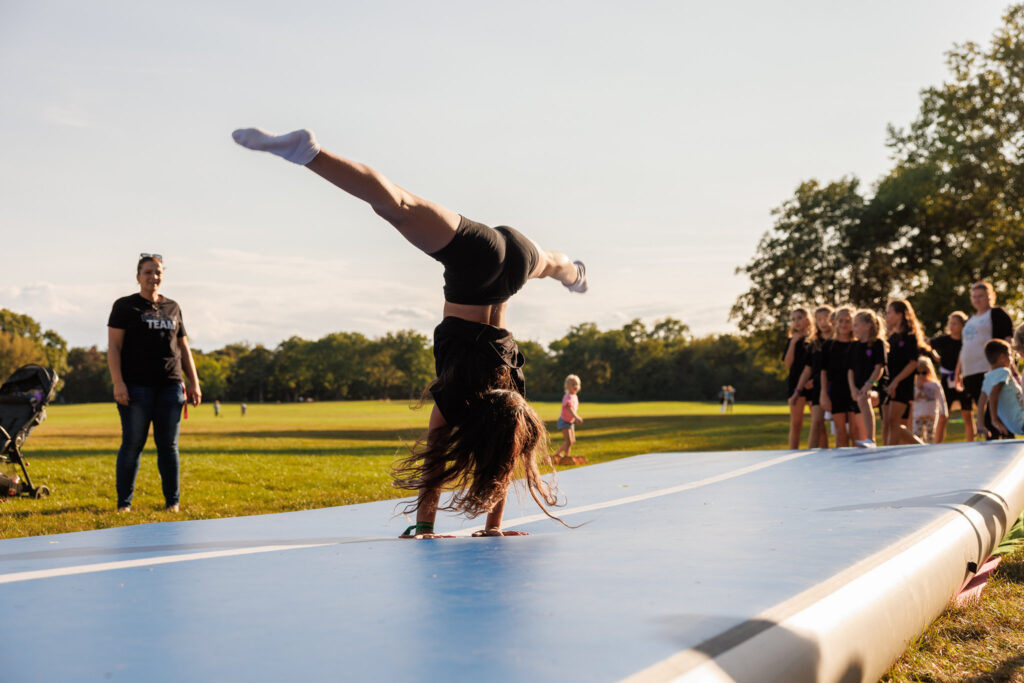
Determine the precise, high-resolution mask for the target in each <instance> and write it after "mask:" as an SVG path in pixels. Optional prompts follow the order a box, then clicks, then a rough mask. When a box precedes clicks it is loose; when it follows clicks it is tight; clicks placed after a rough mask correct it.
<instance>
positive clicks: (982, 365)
mask: <svg viewBox="0 0 1024 683" xmlns="http://www.w3.org/2000/svg"><path fill="white" fill-rule="evenodd" d="M971 306H973V307H974V311H975V313H974V315H972V316H971V317H970V318H969V319H968V320H967V322H966V323H965V324H964V331H963V345H962V346H961V348H960V360H959V363H958V364H957V366H956V376H955V377H954V383H955V386H956V388H957V389H961V390H962V391H963V392H964V394H965V395H966V396H967V398H968V400H969V401H970V402H971V403H972V407H973V406H976V405H977V404H978V401H979V400H981V385H982V383H984V381H985V373H987V372H989V369H990V368H989V364H988V360H987V359H986V358H985V344H986V343H988V341H989V340H991V339H1003V340H1005V341H1010V339H1011V337H1012V336H1013V320H1012V319H1011V318H1010V315H1009V314H1008V313H1007V312H1006V311H1005V310H1003V309H1002V308H1000V307H999V306H996V292H995V290H994V289H993V288H992V285H991V284H990V283H988V282H976V283H974V284H973V285H972V286H971ZM978 417H980V418H982V419H984V420H985V425H986V431H987V432H988V433H990V434H998V432H997V431H996V429H995V426H994V425H993V424H992V421H991V419H990V418H989V416H988V415H987V414H984V415H979V416H978Z"/></svg>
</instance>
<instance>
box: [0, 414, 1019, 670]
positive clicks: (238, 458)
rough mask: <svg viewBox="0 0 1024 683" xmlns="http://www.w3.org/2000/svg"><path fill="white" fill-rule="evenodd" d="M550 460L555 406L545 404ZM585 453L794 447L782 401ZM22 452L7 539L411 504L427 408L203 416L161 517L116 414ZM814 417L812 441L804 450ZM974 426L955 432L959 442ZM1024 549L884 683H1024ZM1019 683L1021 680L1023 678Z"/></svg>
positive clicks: (611, 417) (611, 422) (640, 418)
mask: <svg viewBox="0 0 1024 683" xmlns="http://www.w3.org/2000/svg"><path fill="white" fill-rule="evenodd" d="M534 407H535V408H536V409H537V410H538V412H539V413H540V414H541V415H542V416H543V417H550V418H552V419H550V420H549V421H548V422H547V426H548V429H549V430H550V432H551V433H550V436H551V450H554V448H555V447H556V445H557V444H558V443H560V441H561V434H559V433H558V432H557V431H556V430H555V424H554V422H555V421H554V417H555V416H557V414H558V410H559V406H558V404H556V403H535V404H534ZM581 414H582V415H583V417H584V418H585V422H584V424H583V425H582V426H581V427H580V429H579V430H578V432H577V436H578V439H579V440H578V442H577V445H576V447H575V448H574V450H573V454H574V455H583V456H585V457H586V458H587V459H588V460H589V462H591V463H598V462H604V461H608V460H614V459H616V458H621V457H626V456H631V455H637V454H639V453H651V452H659V451H708V450H736V449H782V448H786V439H787V434H788V412H787V408H786V406H785V405H783V404H777V403H775V404H739V405H737V406H736V407H735V410H734V413H733V414H731V415H725V416H723V415H721V414H720V413H719V407H718V405H716V404H709V403H670V402H660V403H586V402H585V403H584V404H583V406H582V408H581ZM49 415H50V416H49V419H48V420H47V421H46V422H45V423H43V424H42V425H41V426H40V427H38V428H37V429H36V431H35V432H34V433H33V434H32V436H31V438H30V439H29V441H28V443H27V444H26V447H25V455H26V459H28V460H29V461H30V462H31V463H32V466H31V467H30V472H32V476H33V478H34V483H36V484H37V485H38V484H45V485H47V486H49V487H50V488H51V489H52V491H53V495H52V496H51V497H49V498H45V499H42V500H29V499H24V498H22V499H14V500H9V501H7V502H4V503H0V538H10V537H15V536H31V535H40V534H53V533H61V532H67V531H81V530H87V529H102V528H106V527H112V526H122V525H126V524H140V523H144V522H160V521H168V520H172V519H175V520H177V519H203V518H213V517H229V516H238V515H251V514H262V513H272V512H284V511H289V510H301V509H308V508H316V507H327V506H333V505H347V504H351V503H360V502H366V501H371V500H381V499H388V498H399V497H402V496H403V495H405V494H404V493H403V492H401V491H397V490H395V489H394V488H393V487H392V486H391V478H390V475H389V472H390V466H391V464H392V463H393V462H394V460H395V458H396V456H399V455H401V454H403V453H405V452H407V449H408V448H409V447H410V446H411V445H412V444H413V443H414V442H415V440H416V439H417V438H418V437H419V436H420V435H421V433H422V431H423V429H424V426H425V425H426V420H427V415H428V413H427V410H426V409H425V408H424V409H421V410H415V411H413V410H410V406H409V404H407V403H403V402H372V401H363V402H349V403H306V404H283V405H274V404H270V405H259V404H254V405H250V406H249V412H248V415H247V416H246V417H245V418H242V417H241V416H240V414H239V408H238V406H237V405H230V404H229V405H224V406H223V409H222V415H223V416H222V417H220V418H214V417H213V408H212V407H210V406H206V405H204V406H201V407H200V408H199V409H193V410H192V411H191V417H190V418H189V419H188V420H186V421H184V422H183V423H182V434H181V456H182V501H181V505H182V511H181V513H179V514H176V515H175V514H171V513H168V512H165V511H164V510H163V498H162V496H161V494H160V481H159V476H158V474H157V471H156V456H155V455H154V454H153V452H152V444H151V443H150V444H147V445H148V446H149V447H148V448H147V451H146V453H145V454H144V455H143V462H142V466H141V468H140V471H139V477H138V481H137V483H136V494H135V500H134V503H133V508H134V509H133V511H132V513H131V514H127V515H125V514H117V513H116V512H115V511H114V505H115V502H116V501H115V496H114V462H115V459H116V453H117V448H118V444H119V442H120V425H119V422H118V418H117V411H116V409H115V408H114V406H113V405H112V404H93V405H77V406H52V407H51V408H49ZM806 429H807V420H805V433H804V439H805V442H806ZM962 438H963V425H962V423H961V422H960V421H958V420H954V421H953V422H952V423H951V424H950V439H951V440H957V439H962ZM1022 615H1024V549H1022V550H1019V551H1017V552H1015V553H1014V554H1012V555H1010V556H1009V557H1007V558H1006V559H1004V561H1003V565H1002V566H1001V567H1000V570H999V572H998V575H997V577H996V579H995V580H994V581H993V582H992V584H991V586H990V587H989V588H988V589H987V590H986V593H985V598H984V599H983V600H982V601H981V603H980V604H978V605H975V606H971V607H968V608H965V609H951V610H948V611H947V612H946V614H944V615H943V616H942V617H940V619H939V620H938V621H936V623H935V624H934V625H933V626H932V627H931V628H930V629H929V630H928V631H927V632H926V633H925V634H922V635H921V636H920V637H919V638H918V639H917V640H916V641H915V642H914V643H912V644H911V646H910V648H909V649H908V650H907V653H906V654H905V655H904V656H903V658H902V659H901V660H900V661H899V662H897V663H896V664H895V665H894V667H893V669H892V671H891V672H890V673H889V674H887V678H886V679H885V680H891V681H898V682H900V683H904V682H909V681H960V680H973V681H979V682H980V681H992V682H995V681H1015V682H1016V683H1024V674H1021V673H1020V670H1021V669H1022V667H1024V660H1022V658H1021V653H1024V617H1022ZM1014 676H1016V678H1014Z"/></svg>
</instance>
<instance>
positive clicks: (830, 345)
mask: <svg viewBox="0 0 1024 683" xmlns="http://www.w3.org/2000/svg"><path fill="white" fill-rule="evenodd" d="M832 327H833V335H832V338H831V339H829V340H827V341H825V343H824V344H822V351H821V355H822V373H821V405H822V406H823V407H824V409H825V410H827V411H829V412H830V413H831V414H832V421H833V423H834V424H835V426H836V446H838V447H840V448H841V447H843V446H849V445H850V444H851V443H853V442H854V441H857V440H861V439H863V438H864V436H863V433H864V431H863V429H862V426H863V425H862V424H861V422H860V421H859V420H858V419H856V418H857V404H856V403H855V402H854V400H853V397H852V396H850V383H849V381H848V380H847V377H846V372H847V370H849V368H850V366H849V359H848V358H847V355H848V352H849V350H850V346H851V345H852V344H853V341H854V339H853V309H852V308H850V307H849V306H840V307H839V309H838V310H837V311H836V313H835V323H834V324H833V326H832Z"/></svg>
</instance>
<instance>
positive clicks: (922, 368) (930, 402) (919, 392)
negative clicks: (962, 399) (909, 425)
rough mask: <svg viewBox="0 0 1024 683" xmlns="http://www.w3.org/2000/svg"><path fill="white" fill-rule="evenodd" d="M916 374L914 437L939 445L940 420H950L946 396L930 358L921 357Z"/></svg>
mask: <svg viewBox="0 0 1024 683" xmlns="http://www.w3.org/2000/svg"><path fill="white" fill-rule="evenodd" d="M915 373H916V374H915V375H914V409H913V412H914V435H915V436H916V437H917V438H919V439H920V440H921V441H923V442H924V443H937V434H938V428H939V424H940V420H943V419H945V420H948V419H949V406H948V405H946V396H945V394H944V393H943V391H942V385H941V384H939V377H938V375H937V374H936V373H935V366H934V365H932V361H931V359H930V358H928V357H927V356H921V357H920V358H919V359H918V360H917V370H916V371H915Z"/></svg>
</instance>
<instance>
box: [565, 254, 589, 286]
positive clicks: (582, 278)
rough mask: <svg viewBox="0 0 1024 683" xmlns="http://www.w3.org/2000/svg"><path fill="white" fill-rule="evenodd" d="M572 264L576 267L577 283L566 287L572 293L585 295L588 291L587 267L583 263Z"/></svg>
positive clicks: (574, 262) (575, 262)
mask: <svg viewBox="0 0 1024 683" xmlns="http://www.w3.org/2000/svg"><path fill="white" fill-rule="evenodd" d="M572 264H573V265H574V266H576V273H577V277H576V282H573V283H572V284H571V285H566V288H567V289H568V290H569V291H570V292H576V293H578V294H584V293H585V292H586V291H587V267H586V266H585V265H583V261H573V262H572Z"/></svg>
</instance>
